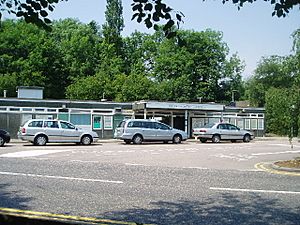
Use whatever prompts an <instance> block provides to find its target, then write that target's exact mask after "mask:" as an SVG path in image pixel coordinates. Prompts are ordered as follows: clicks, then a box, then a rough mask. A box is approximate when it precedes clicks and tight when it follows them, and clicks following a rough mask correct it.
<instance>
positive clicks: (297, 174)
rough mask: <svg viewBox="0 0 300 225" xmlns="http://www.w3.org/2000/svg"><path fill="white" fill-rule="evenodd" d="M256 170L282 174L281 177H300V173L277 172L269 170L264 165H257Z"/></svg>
mask: <svg viewBox="0 0 300 225" xmlns="http://www.w3.org/2000/svg"><path fill="white" fill-rule="evenodd" d="M255 168H256V169H259V170H264V171H267V172H269V173H274V174H280V175H289V176H300V173H298V172H289V171H282V170H275V169H271V168H267V167H266V166H265V165H264V163H257V164H255Z"/></svg>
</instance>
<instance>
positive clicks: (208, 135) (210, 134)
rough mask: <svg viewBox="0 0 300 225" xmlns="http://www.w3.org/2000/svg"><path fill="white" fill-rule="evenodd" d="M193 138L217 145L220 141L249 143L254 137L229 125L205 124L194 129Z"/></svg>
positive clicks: (246, 131) (248, 132)
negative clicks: (210, 141) (209, 141)
mask: <svg viewBox="0 0 300 225" xmlns="http://www.w3.org/2000/svg"><path fill="white" fill-rule="evenodd" d="M193 136H194V137H195V138H196V139H199V140H200V141H201V142H202V143H205V142H206V141H207V140H212V142H214V143H219V142H220V141H221V140H230V141H232V142H235V141H237V140H242V141H244V142H250V141H251V140H253V139H254V135H253V134H252V133H251V132H250V131H248V130H243V129H240V128H239V127H237V126H235V125H233V124H230V123H215V124H207V125H205V126H203V127H201V128H194V129H193Z"/></svg>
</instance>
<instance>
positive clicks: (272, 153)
mask: <svg viewBox="0 0 300 225" xmlns="http://www.w3.org/2000/svg"><path fill="white" fill-rule="evenodd" d="M289 153H292V154H295V153H300V151H283V152H262V153H252V154H251V155H254V156H261V155H280V154H289Z"/></svg>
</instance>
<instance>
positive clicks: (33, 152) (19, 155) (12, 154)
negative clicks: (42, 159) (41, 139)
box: [0, 150, 70, 158]
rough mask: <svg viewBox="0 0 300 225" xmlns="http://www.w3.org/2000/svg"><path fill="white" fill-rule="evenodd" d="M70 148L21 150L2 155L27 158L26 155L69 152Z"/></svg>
mask: <svg viewBox="0 0 300 225" xmlns="http://www.w3.org/2000/svg"><path fill="white" fill-rule="evenodd" d="M67 151H70V150H32V151H21V152H13V153H7V154H2V155H0V157H3V158H25V157H35V156H40V155H47V154H53V153H59V152H67Z"/></svg>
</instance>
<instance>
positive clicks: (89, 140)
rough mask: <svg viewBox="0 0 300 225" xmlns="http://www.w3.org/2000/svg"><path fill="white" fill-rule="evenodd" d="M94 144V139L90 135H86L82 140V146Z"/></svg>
mask: <svg viewBox="0 0 300 225" xmlns="http://www.w3.org/2000/svg"><path fill="white" fill-rule="evenodd" d="M91 143H92V137H91V136H90V135H84V136H83V137H82V138H81V144H83V145H90V144H91Z"/></svg>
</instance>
